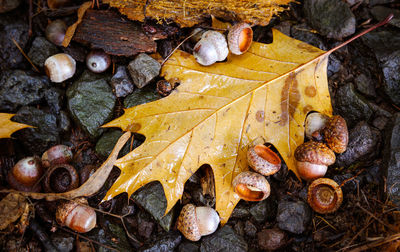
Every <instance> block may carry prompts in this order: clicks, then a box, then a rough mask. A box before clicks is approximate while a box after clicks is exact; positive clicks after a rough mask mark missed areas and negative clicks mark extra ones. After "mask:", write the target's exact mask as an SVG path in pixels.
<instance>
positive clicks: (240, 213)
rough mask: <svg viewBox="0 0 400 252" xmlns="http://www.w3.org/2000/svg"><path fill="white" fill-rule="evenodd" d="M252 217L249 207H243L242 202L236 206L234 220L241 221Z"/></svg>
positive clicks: (233, 214)
mask: <svg viewBox="0 0 400 252" xmlns="http://www.w3.org/2000/svg"><path fill="white" fill-rule="evenodd" d="M249 216H250V212H249V210H248V207H246V206H244V205H242V204H241V203H240V202H239V204H237V205H236V207H235V209H233V212H232V215H231V217H232V218H239V219H243V218H247V217H249Z"/></svg>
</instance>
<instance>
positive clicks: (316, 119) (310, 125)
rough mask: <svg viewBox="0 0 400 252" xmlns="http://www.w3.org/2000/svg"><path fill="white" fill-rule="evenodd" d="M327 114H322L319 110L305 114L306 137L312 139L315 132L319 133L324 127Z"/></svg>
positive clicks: (327, 117)
mask: <svg viewBox="0 0 400 252" xmlns="http://www.w3.org/2000/svg"><path fill="white" fill-rule="evenodd" d="M328 119H329V116H327V115H324V114H322V113H319V112H314V113H310V114H308V115H307V118H306V122H305V133H306V137H307V138H308V139H313V138H314V137H315V135H316V132H317V133H318V135H319V132H320V131H321V130H322V129H324V128H325V125H326V122H327V121H328ZM319 140H322V139H319Z"/></svg>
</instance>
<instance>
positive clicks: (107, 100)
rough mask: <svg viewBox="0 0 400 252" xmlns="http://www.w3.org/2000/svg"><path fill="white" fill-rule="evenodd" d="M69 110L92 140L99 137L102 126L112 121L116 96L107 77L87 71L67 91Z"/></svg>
mask: <svg viewBox="0 0 400 252" xmlns="http://www.w3.org/2000/svg"><path fill="white" fill-rule="evenodd" d="M67 97H68V109H69V112H70V113H71V115H72V118H73V119H74V121H75V122H76V123H77V124H79V125H80V126H81V127H82V129H83V130H85V131H86V132H87V133H89V134H90V136H91V137H92V138H96V137H98V136H99V135H100V134H101V133H102V132H103V129H101V128H100V126H101V125H103V124H104V123H106V122H107V121H108V120H109V119H111V117H112V115H113V110H114V106H115V99H116V98H115V96H114V94H113V93H112V90H111V87H110V86H109V85H108V84H107V77H106V76H104V75H98V74H94V73H91V72H89V71H86V72H84V73H83V74H82V76H81V78H79V80H77V81H75V82H74V83H73V85H72V86H71V87H69V88H68V90H67Z"/></svg>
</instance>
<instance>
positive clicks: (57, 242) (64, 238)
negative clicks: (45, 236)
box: [50, 232, 75, 252]
mask: <svg viewBox="0 0 400 252" xmlns="http://www.w3.org/2000/svg"><path fill="white" fill-rule="evenodd" d="M50 239H51V241H52V242H53V244H54V246H55V247H56V249H57V250H58V251H59V252H70V251H72V250H73V249H74V240H75V238H74V237H72V236H70V235H68V234H67V233H65V232H63V233H61V232H57V233H54V234H52V235H51V237H50Z"/></svg>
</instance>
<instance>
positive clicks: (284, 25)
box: [274, 21, 292, 37]
mask: <svg viewBox="0 0 400 252" xmlns="http://www.w3.org/2000/svg"><path fill="white" fill-rule="evenodd" d="M291 26H292V24H291V23H290V22H289V21H283V22H281V23H279V24H278V25H275V26H274V28H275V29H277V30H279V31H280V32H282V33H283V34H285V35H286V36H289V37H290V28H291Z"/></svg>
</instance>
